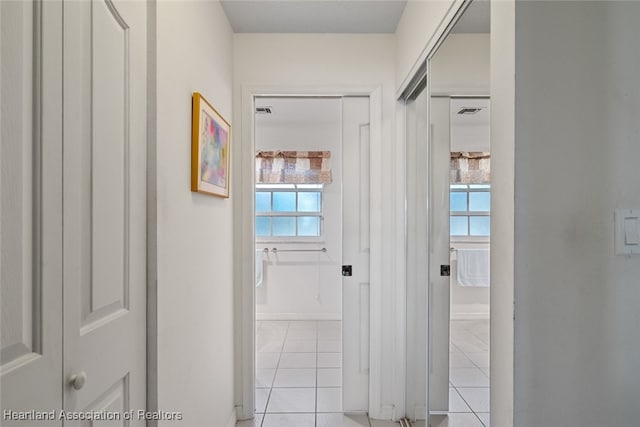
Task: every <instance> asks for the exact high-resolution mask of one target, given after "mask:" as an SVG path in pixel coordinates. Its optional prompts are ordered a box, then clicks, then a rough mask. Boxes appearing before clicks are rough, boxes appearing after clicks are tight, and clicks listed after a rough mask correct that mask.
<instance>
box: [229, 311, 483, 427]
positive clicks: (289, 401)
mask: <svg viewBox="0 0 640 427" xmlns="http://www.w3.org/2000/svg"><path fill="white" fill-rule="evenodd" d="M341 329H342V326H341V322H334V321H258V322H257V325H256V349H257V354H256V365H257V369H256V415H255V418H254V419H253V420H250V421H244V422H240V423H238V426H241V427H307V426H308V427H383V426H384V427H391V426H398V425H399V424H398V423H393V422H391V421H376V420H369V419H368V418H367V417H366V416H365V415H344V414H342V366H341V363H342V353H341V351H342V341H341ZM449 355H450V376H449V377H450V378H449V380H450V381H449V382H450V388H449V401H450V411H449V413H448V414H447V415H437V416H432V417H431V420H430V426H431V427H490V424H489V418H490V417H489V321H488V320H473V321H466V320H456V321H451V345H450V353H449ZM413 425H414V426H415V427H424V426H425V422H424V421H422V422H414V423H413Z"/></svg>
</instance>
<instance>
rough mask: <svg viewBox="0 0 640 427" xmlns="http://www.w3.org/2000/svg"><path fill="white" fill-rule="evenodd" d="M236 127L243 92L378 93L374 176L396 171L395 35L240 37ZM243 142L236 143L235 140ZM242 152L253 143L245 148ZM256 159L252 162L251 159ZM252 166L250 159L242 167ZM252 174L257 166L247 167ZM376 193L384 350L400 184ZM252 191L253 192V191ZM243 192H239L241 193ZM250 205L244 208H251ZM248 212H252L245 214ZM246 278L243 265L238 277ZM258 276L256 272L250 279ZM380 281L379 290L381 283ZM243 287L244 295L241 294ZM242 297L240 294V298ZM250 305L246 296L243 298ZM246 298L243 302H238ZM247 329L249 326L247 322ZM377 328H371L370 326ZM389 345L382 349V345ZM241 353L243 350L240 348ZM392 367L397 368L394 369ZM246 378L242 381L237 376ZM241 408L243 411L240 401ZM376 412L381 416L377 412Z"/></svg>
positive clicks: (388, 406)
mask: <svg viewBox="0 0 640 427" xmlns="http://www.w3.org/2000/svg"><path fill="white" fill-rule="evenodd" d="M234 42H235V44H234V71H235V72H234V121H235V122H236V123H240V121H241V120H243V118H242V117H243V116H242V115H243V108H246V106H244V105H243V98H242V91H243V88H245V89H248V88H250V87H251V86H253V87H262V88H264V87H272V88H273V90H274V91H278V90H280V91H282V90H283V89H284V88H287V87H289V88H291V87H297V88H305V87H308V88H309V90H310V91H313V93H317V92H318V91H319V90H320V91H321V88H323V87H327V88H329V87H331V88H333V90H334V91H335V88H336V87H345V88H365V87H366V88H370V87H372V86H376V87H380V88H381V92H382V117H381V122H382V142H381V145H380V147H379V149H378V150H374V152H373V153H372V159H373V162H374V163H373V164H372V170H375V169H376V168H380V166H379V165H381V164H382V159H383V158H384V159H385V161H387V160H388V161H391V162H392V163H394V161H395V156H396V152H395V150H394V148H393V143H392V141H393V140H394V135H395V134H394V117H395V113H396V110H395V108H396V100H395V95H394V92H395V90H394V89H395V88H394V79H395V67H394V62H395V37H394V36H393V35H339V34H296V35H293V36H292V35H290V34H235V36H234ZM236 142H237V140H236ZM242 143H243V144H245V143H246V144H249V143H250V141H248V140H243V141H242ZM249 156H250V154H249ZM247 160H248V161H249V162H251V159H250V158H248V159H244V160H243V161H245V162H246V161H247ZM234 165H235V168H236V172H238V171H239V170H240V169H241V166H242V161H241V159H240V158H239V156H238V155H236V156H235V161H234ZM245 167H251V163H249V164H248V165H247V164H245ZM234 179H235V182H236V185H244V184H242V183H240V180H241V179H242V176H241V175H234ZM372 179H373V182H372V188H376V189H378V190H379V191H380V192H381V194H384V195H385V199H384V204H383V203H382V201H383V199H382V196H380V198H379V199H372V200H374V204H373V205H372V212H373V218H372V222H371V230H372V234H373V236H372V241H371V242H372V246H371V247H372V259H371V263H372V266H373V269H374V270H375V271H374V274H372V275H371V279H372V284H371V287H372V288H371V292H372V295H376V294H377V295H379V297H380V300H381V301H384V304H383V305H382V307H380V310H381V316H380V317H377V318H375V319H372V322H375V323H376V324H379V325H380V327H381V328H382V330H381V333H380V335H381V337H382V339H383V340H386V342H394V340H395V335H396V334H395V333H394V331H395V329H394V328H395V325H396V324H395V321H396V319H395V317H394V315H395V313H394V307H395V291H396V290H395V287H394V283H396V282H395V280H393V278H394V274H395V272H394V266H393V263H384V262H383V260H384V259H391V258H392V257H393V256H394V255H395V252H394V248H395V239H396V237H397V236H396V235H395V234H394V233H395V231H396V226H395V224H396V218H395V210H394V206H395V205H396V203H403V202H402V195H400V196H397V192H395V191H393V190H394V189H395V183H396V181H395V180H396V177H389V178H388V179H384V180H382V179H381V175H377V176H373V178H372ZM250 185H251V184H250ZM236 188H237V187H236ZM388 195H396V196H397V199H391V200H393V201H391V200H390V199H389V196H388ZM249 202H250V199H249V200H247V199H246V198H245V201H244V202H242V203H249ZM237 209H238V212H243V211H244V210H243V208H242V204H239V205H238V206H237ZM244 212H246V211H244ZM244 233H246V231H243V230H241V229H238V228H237V229H236V235H237V236H239V238H242V239H245V240H246V239H247V236H246V235H244ZM236 256H237V257H238V258H239V259H241V258H244V257H246V256H250V254H248V253H237V254H236ZM235 271H236V272H237V273H238V274H242V272H243V268H242V265H241V264H238V265H237V266H236V270H235ZM250 274H251V275H252V274H253V273H252V272H251V273H250ZM376 280H377V281H378V282H377V283H375V281H376ZM240 283H241V282H240V281H239V282H238V287H240V288H241V285H240ZM238 292H242V291H241V290H239V291H238ZM245 297H246V295H245ZM240 300H241V298H240V297H239V298H238V301H240ZM245 321H246V318H245ZM372 326H373V325H372ZM240 339H241V340H244V341H242V345H249V343H250V342H249V341H248V338H247V337H244V338H240ZM383 342H384V341H383ZM237 344H238V345H240V343H237ZM384 347H385V348H384V350H382V352H381V366H382V367H384V369H383V368H382V367H380V368H377V367H372V369H379V371H380V374H381V376H382V378H381V384H380V385H379V387H378V389H379V391H380V394H381V399H380V404H379V405H378V404H377V403H375V404H374V406H377V407H379V408H380V409H379V411H378V412H375V413H372V414H371V415H372V416H374V417H380V416H385V417H386V416H387V415H388V416H389V417H390V416H391V413H392V411H393V409H392V408H393V406H392V405H394V404H395V402H394V395H396V392H397V391H398V390H397V389H395V388H394V385H395V380H394V376H395V375H396V372H395V371H394V370H395V369H396V368H395V366H396V363H395V359H394V355H395V350H394V348H393V346H390V345H385V346H384ZM389 367H391V368H389ZM237 377H238V378H241V374H238V376H237ZM237 399H238V403H240V400H239V397H238V396H237ZM376 409H377V408H376Z"/></svg>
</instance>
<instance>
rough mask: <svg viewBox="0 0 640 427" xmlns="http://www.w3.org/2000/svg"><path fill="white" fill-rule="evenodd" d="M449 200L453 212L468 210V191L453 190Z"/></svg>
mask: <svg viewBox="0 0 640 427" xmlns="http://www.w3.org/2000/svg"><path fill="white" fill-rule="evenodd" d="M450 194H451V197H450V200H449V203H450V204H449V207H450V209H451V212H466V210H467V193H465V192H457V191H452V192H451V193H450Z"/></svg>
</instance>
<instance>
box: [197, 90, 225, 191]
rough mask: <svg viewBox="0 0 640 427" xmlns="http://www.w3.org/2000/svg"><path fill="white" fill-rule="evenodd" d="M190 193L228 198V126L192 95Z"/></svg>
mask: <svg viewBox="0 0 640 427" xmlns="http://www.w3.org/2000/svg"><path fill="white" fill-rule="evenodd" d="M191 144H192V160H191V191H196V192H199V193H207V194H212V195H215V196H221V197H229V165H230V161H229V160H230V159H229V157H230V148H231V146H230V144H231V126H230V125H229V123H228V122H227V121H226V120H225V119H224V118H223V117H222V116H221V115H220V114H219V113H218V112H217V111H216V110H215V108H213V107H212V106H211V104H209V103H208V102H207V101H206V100H205V99H204V97H202V95H200V94H199V93H197V92H196V93H194V94H193V123H192V142H191Z"/></svg>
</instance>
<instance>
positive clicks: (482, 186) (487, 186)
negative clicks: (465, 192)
mask: <svg viewBox="0 0 640 427" xmlns="http://www.w3.org/2000/svg"><path fill="white" fill-rule="evenodd" d="M469 188H491V185H490V184H471V185H469Z"/></svg>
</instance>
